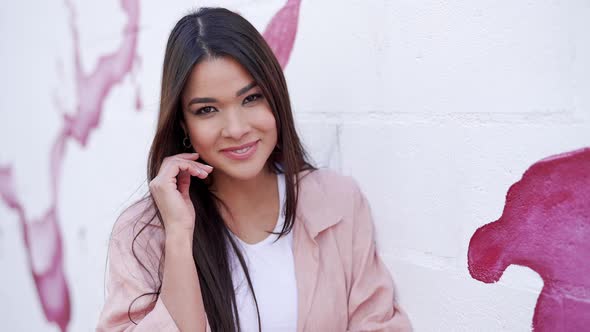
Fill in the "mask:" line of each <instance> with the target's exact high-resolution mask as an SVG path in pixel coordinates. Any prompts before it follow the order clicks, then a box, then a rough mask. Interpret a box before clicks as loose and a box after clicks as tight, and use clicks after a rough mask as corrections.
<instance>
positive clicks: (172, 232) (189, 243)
mask: <svg viewBox="0 0 590 332" xmlns="http://www.w3.org/2000/svg"><path fill="white" fill-rule="evenodd" d="M192 247H193V232H192V230H186V229H175V228H172V227H169V228H166V249H167V250H168V249H175V250H177V249H181V250H182V249H186V248H189V249H192Z"/></svg>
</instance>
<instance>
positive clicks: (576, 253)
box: [468, 148, 590, 331]
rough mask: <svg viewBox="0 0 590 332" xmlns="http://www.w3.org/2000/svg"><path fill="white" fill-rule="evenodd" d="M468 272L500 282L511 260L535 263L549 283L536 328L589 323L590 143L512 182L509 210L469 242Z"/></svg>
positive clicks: (540, 301) (528, 264) (562, 328)
mask: <svg viewBox="0 0 590 332" xmlns="http://www.w3.org/2000/svg"><path fill="white" fill-rule="evenodd" d="M468 264H469V272H470V273H471V276H472V277H473V278H475V279H477V280H480V281H483V282H485V283H492V282H496V281H498V280H499V279H500V277H501V276H502V274H503V273H504V271H505V270H506V268H507V267H508V266H509V265H511V264H517V265H521V266H526V267H529V268H531V269H532V270H534V271H536V272H537V273H538V274H539V275H540V276H541V278H542V279H543V282H544V286H543V290H542V291H541V294H540V295H539V298H538V300H537V304H536V307H535V314H534V317H533V328H534V330H535V331H587V330H588V329H589V327H590V277H589V276H590V148H585V149H581V150H577V151H573V152H569V153H564V154H560V155H557V156H553V157H549V158H546V159H543V160H541V161H539V162H537V163H535V164H534V165H533V166H531V167H530V168H529V169H528V170H527V171H526V172H525V174H524V175H523V177H522V179H521V180H520V181H518V182H516V183H515V184H513V185H512V186H511V187H510V189H509V190H508V194H507V196H506V204H505V206H504V211H503V213H502V216H501V217H500V219H498V220H497V221H494V222H492V223H489V224H487V225H485V226H483V227H481V228H479V229H478V230H477V231H476V232H475V234H474V235H473V237H472V238H471V241H470V244H469V252H468Z"/></svg>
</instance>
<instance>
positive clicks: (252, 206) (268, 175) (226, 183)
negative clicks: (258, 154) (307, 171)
mask: <svg viewBox="0 0 590 332" xmlns="http://www.w3.org/2000/svg"><path fill="white" fill-rule="evenodd" d="M213 182H214V185H213V187H212V188H211V191H212V192H213V193H215V195H216V196H217V197H218V198H219V199H221V200H222V201H223V203H224V204H225V205H226V206H227V208H229V209H230V211H231V213H232V214H234V215H235V214H239V215H250V214H253V213H255V212H256V211H259V210H260V209H264V208H265V207H268V206H269V205H270V206H273V205H274V203H275V201H277V202H278V190H277V176H276V174H275V173H273V172H272V171H270V169H269V168H267V167H265V168H264V169H263V170H262V171H261V172H260V173H259V174H258V175H257V176H256V177H254V178H252V179H248V180H238V179H235V178H230V177H229V176H224V175H222V174H219V175H218V176H217V177H214V181H213Z"/></svg>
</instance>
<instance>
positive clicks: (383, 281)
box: [98, 8, 410, 331]
mask: <svg viewBox="0 0 590 332" xmlns="http://www.w3.org/2000/svg"><path fill="white" fill-rule="evenodd" d="M148 162H149V164H148V178H149V189H150V193H149V194H148V195H147V196H146V197H145V198H144V199H143V200H142V201H140V202H138V203H136V204H134V205H133V206H131V207H130V208H129V209H127V210H126V211H125V212H124V213H123V214H122V215H121V217H120V218H119V219H118V220H117V222H116V224H115V226H114V229H113V234H112V237H111V242H110V246H109V269H108V276H107V290H108V295H107V298H106V302H105V305H104V309H103V312H102V314H101V317H100V319H99V325H98V330H105V331H107V330H136V331H178V330H182V331H205V330H212V331H237V330H242V331H260V330H262V331H304V330H305V331H346V330H349V331H361V330H362V331H406V330H409V329H410V327H409V323H408V321H407V318H406V317H405V315H404V314H403V313H402V312H401V311H400V309H399V308H398V306H397V305H396V304H395V302H394V294H393V283H392V281H391V277H390V275H389V273H388V271H387V269H386V267H385V266H384V265H383V264H382V262H381V261H380V259H379V257H378V256H377V254H376V252H375V246H374V234H373V225H372V220H371V216H370V211H369V207H368V204H367V202H366V200H365V198H364V196H363V195H362V193H361V192H360V190H359V188H358V186H357V185H356V183H355V182H354V181H353V180H352V179H350V178H349V177H343V176H340V175H338V174H336V173H333V172H330V171H326V170H316V169H315V168H314V167H312V166H311V164H310V163H309V162H308V161H307V157H306V154H305V151H304V149H303V147H302V145H301V142H300V140H299V137H298V136H297V133H296V131H295V127H294V123H293V116H292V113H291V106H290V101H289V95H288V92H287V86H286V83H285V78H284V76H283V73H282V70H281V68H280V65H279V64H278V62H277V60H276V58H275V57H274V55H273V53H272V51H271V50H270V48H269V47H268V45H267V44H266V42H265V41H264V39H263V38H262V36H261V35H260V34H259V33H258V32H257V31H256V29H255V28H254V27H253V26H252V25H251V24H250V23H249V22H247V21H246V20H245V19H243V18H242V17H241V16H239V15H238V14H235V13H232V12H230V11H228V10H226V9H221V8H204V9H201V10H199V11H197V12H196V13H192V14H189V15H187V16H185V17H183V18H182V19H181V20H180V21H179V22H178V23H177V24H176V26H175V27H174V29H173V30H172V32H171V34H170V37H169V39H168V44H167V47H166V54H165V58H164V71H163V77H162V90H161V104H160V114H159V118H158V125H157V131H156V135H155V138H154V141H153V143H152V147H151V150H150V156H149V161H148Z"/></svg>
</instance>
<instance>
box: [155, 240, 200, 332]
mask: <svg viewBox="0 0 590 332" xmlns="http://www.w3.org/2000/svg"><path fill="white" fill-rule="evenodd" d="M192 243H193V237H192V236H191V235H189V234H187V233H186V232H182V233H180V232H179V233H177V234H176V233H168V234H166V254H165V258H166V259H165V260H164V277H163V281H162V292H161V293H160V296H161V298H162V300H163V301H164V304H165V305H166V307H167V308H168V310H169V311H170V314H171V315H172V317H173V319H174V321H175V322H176V325H178V327H179V328H180V330H181V331H203V332H204V331H205V330H206V326H207V318H206V317H207V316H206V314H205V308H204V306H203V298H202V296H201V286H200V284H199V276H198V274H197V269H196V267H195V262H194V260H193V253H192Z"/></svg>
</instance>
